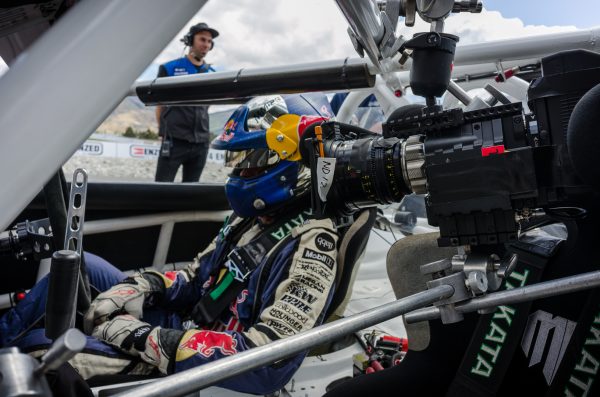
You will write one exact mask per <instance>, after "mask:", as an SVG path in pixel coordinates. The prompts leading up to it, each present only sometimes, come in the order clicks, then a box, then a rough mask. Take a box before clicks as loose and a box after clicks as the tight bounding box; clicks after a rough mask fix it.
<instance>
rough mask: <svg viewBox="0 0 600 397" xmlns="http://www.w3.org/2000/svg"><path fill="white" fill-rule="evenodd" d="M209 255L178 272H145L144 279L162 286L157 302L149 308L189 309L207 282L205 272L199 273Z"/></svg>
mask: <svg viewBox="0 0 600 397" xmlns="http://www.w3.org/2000/svg"><path fill="white" fill-rule="evenodd" d="M210 258H211V255H204V256H201V257H200V258H199V259H197V260H196V261H194V263H192V264H190V265H188V266H187V267H186V268H185V269H183V270H179V271H170V272H165V273H159V272H154V271H150V272H145V273H144V277H145V278H146V279H149V278H152V279H153V280H155V281H154V282H158V283H160V284H161V285H163V286H164V290H163V291H164V292H163V293H162V294H161V296H160V298H159V299H158V301H156V302H155V303H152V304H151V305H150V306H151V307H152V306H158V307H162V308H165V309H169V310H171V311H179V310H187V309H191V308H192V307H193V306H194V305H195V304H196V302H198V301H199V300H200V298H202V295H203V294H204V284H205V283H206V281H207V280H208V275H207V274H206V272H202V271H199V269H201V268H202V267H205V266H206V265H208V263H207V262H209V261H210Z"/></svg>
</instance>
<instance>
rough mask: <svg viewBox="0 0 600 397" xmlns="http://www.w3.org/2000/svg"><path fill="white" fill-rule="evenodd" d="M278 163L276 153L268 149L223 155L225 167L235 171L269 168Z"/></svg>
mask: <svg viewBox="0 0 600 397" xmlns="http://www.w3.org/2000/svg"><path fill="white" fill-rule="evenodd" d="M278 162H279V156H278V155H277V152H275V151H273V150H270V149H248V150H242V151H239V152H238V151H235V152H233V151H230V150H228V151H227V152H226V153H225V166H226V167H230V168H233V169H234V171H235V170H241V169H248V168H264V167H270V166H273V165H275V164H277V163H278Z"/></svg>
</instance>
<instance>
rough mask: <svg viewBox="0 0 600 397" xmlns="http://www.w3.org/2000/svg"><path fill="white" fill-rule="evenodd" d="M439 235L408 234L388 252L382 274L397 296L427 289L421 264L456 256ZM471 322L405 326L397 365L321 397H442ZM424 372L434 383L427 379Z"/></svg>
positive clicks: (469, 316)
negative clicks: (397, 396)
mask: <svg viewBox="0 0 600 397" xmlns="http://www.w3.org/2000/svg"><path fill="white" fill-rule="evenodd" d="M438 236H439V234H438V233H437V232H435V233H427V234H418V235H412V236H407V237H405V238H403V239H401V240H398V241H396V243H395V244H394V245H393V246H392V248H390V250H389V251H388V255H387V259H386V262H387V273H388V277H389V279H390V282H391V284H392V288H393V290H394V294H395V295H396V298H402V297H405V296H408V295H411V294H414V293H417V292H421V291H423V290H425V289H426V284H425V283H426V281H427V279H426V277H425V276H423V275H421V272H420V266H421V265H424V264H426V263H430V262H433V261H437V260H441V259H444V258H448V257H450V256H452V255H454V254H455V253H456V248H440V247H438V246H437V238H438ZM476 324H477V314H476V313H471V314H467V315H465V319H464V320H463V321H462V322H460V323H457V324H450V325H442V323H441V322H440V321H431V322H422V323H418V324H408V325H406V324H405V326H406V331H407V334H408V348H409V350H410V352H409V354H408V355H407V356H406V358H405V359H404V360H403V361H402V364H401V365H399V366H396V367H392V368H390V369H388V370H385V371H380V372H375V373H373V374H370V375H368V376H360V377H356V378H352V379H351V380H350V381H347V382H343V383H339V384H338V385H336V386H334V387H333V388H332V389H331V390H329V391H328V393H327V394H326V396H327V397H332V396H335V397H337V396H340V397H341V396H344V397H347V396H362V395H371V394H385V395H387V393H389V391H391V390H398V393H400V390H401V392H402V394H403V395H407V396H412V395H436V396H437V395H444V394H445V392H446V389H447V387H448V385H449V384H450V382H451V381H452V379H453V377H454V372H453V371H451V370H450V371H449V370H448V369H449V368H458V366H459V364H460V361H461V360H462V357H463V355H464V351H465V349H466V348H467V346H468V344H469V342H470V340H471V335H472V332H473V329H474V328H475V326H476ZM442 358H443V359H442ZM424 374H426V378H427V379H428V380H431V379H434V380H435V381H434V382H431V381H426V380H425V377H424Z"/></svg>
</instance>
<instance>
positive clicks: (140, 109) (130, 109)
mask: <svg viewBox="0 0 600 397" xmlns="http://www.w3.org/2000/svg"><path fill="white" fill-rule="evenodd" d="M220 108H222V106H220V107H218V108H217V109H220ZM234 110H235V109H227V110H217V111H211V110H209V123H210V127H209V128H210V132H211V135H218V134H220V133H221V131H222V129H223V126H224V125H225V123H226V122H227V120H228V119H229V116H231V113H233V111H234ZM128 127H131V128H133V129H134V130H136V131H146V130H148V129H149V130H152V131H154V132H156V131H157V130H158V125H157V124H156V117H155V107H154V106H146V105H144V104H143V103H142V101H140V100H139V99H138V98H137V97H126V98H125V99H124V100H123V102H121V103H120V104H119V106H117V107H116V108H115V110H114V111H113V112H112V113H111V114H110V116H108V117H107V118H106V120H104V122H103V123H102V124H100V126H99V127H98V129H97V132H100V133H104V134H114V135H122V134H123V133H124V132H125V130H127V128H128Z"/></svg>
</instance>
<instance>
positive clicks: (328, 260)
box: [302, 248, 334, 269]
mask: <svg viewBox="0 0 600 397" xmlns="http://www.w3.org/2000/svg"><path fill="white" fill-rule="evenodd" d="M302 257H304V258H305V259H312V260H315V261H319V262H321V263H322V264H324V265H325V266H327V267H328V268H329V269H333V263H334V260H333V258H332V257H330V256H329V255H325V254H322V253H320V252H316V251H313V250H311V249H310V248H304V254H302Z"/></svg>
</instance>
